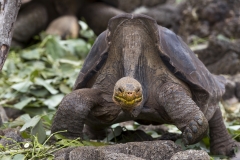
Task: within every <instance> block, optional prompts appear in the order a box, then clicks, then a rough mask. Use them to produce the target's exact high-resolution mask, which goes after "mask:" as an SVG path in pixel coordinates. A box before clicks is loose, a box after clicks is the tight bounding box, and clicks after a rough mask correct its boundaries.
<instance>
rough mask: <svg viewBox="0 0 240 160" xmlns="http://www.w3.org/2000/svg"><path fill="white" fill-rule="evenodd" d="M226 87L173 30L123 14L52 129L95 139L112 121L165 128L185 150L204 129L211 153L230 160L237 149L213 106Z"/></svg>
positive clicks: (64, 102)
mask: <svg viewBox="0 0 240 160" xmlns="http://www.w3.org/2000/svg"><path fill="white" fill-rule="evenodd" d="M224 84H225V79H224V78H223V77H221V76H216V75H213V74H211V73H210V72H209V71H208V70H207V68H206V67H205V66H204V64H203V63H202V62H201V61H200V60H199V59H198V58H197V57H196V55H195V54H194V53H193V52H192V51H191V50H190V49H189V47H188V46H187V45H186V44H185V43H184V42H183V41H182V39H181V38H180V37H178V36H177V35H176V34H174V33H173V32H172V31H170V30H168V29H166V28H164V27H161V26H159V25H157V23H156V21H155V20H154V19H152V18H150V17H148V16H145V15H140V14H139V15H137V14H136V15H134V14H122V15H119V16H116V17H113V18H112V19H111V20H110V21H109V24H108V28H107V30H106V31H104V32H103V33H102V34H100V35H99V37H98V38H97V39H96V41H95V43H94V45H93V47H92V49H91V51H90V53H89V55H88V57H87V58H86V60H85V63H84V65H83V67H82V69H81V71H80V73H79V75H78V78H77V80H76V82H75V86H74V91H73V92H72V93H70V94H68V95H66V96H65V97H64V98H63V100H62V102H61V103H60V106H59V108H58V110H57V113H56V115H55V117H54V120H53V124H52V130H51V131H52V132H57V131H62V130H67V132H66V133H62V134H63V135H65V136H67V137H69V138H76V137H83V133H86V134H87V135H88V136H90V138H94V139H100V138H103V137H104V136H105V129H106V128H107V127H109V126H110V125H112V124H114V123H119V122H123V121H129V120H134V121H137V122H139V123H141V124H164V123H167V124H174V125H176V127H177V128H179V129H180V130H181V131H182V136H183V142H184V143H185V144H186V145H188V144H194V143H196V142H198V141H199V140H201V138H202V137H203V136H204V135H206V133H207V131H208V128H209V129H210V143H211V152H212V153H213V154H221V155H228V156H231V155H233V154H234V148H235V146H236V144H235V141H234V140H232V138H231V137H230V135H229V134H228V132H227V130H226V127H225V125H224V122H223V119H222V114H221V111H220V108H219V104H218V103H219V100H220V99H221V96H222V95H223V93H224V91H225V85H224Z"/></svg>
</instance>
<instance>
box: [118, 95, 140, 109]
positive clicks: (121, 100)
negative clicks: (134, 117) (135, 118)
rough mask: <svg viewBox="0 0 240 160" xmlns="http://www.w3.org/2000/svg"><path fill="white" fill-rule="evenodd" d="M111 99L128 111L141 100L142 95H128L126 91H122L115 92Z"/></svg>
mask: <svg viewBox="0 0 240 160" xmlns="http://www.w3.org/2000/svg"><path fill="white" fill-rule="evenodd" d="M113 100H114V101H115V103H117V104H118V105H120V106H121V108H122V109H125V110H129V111H130V110H132V109H133V108H135V107H137V106H138V105H139V104H140V103H141V102H142V95H139V94H137V93H132V94H131V95H128V93H123V94H121V95H117V94H115V95H114V96H113Z"/></svg>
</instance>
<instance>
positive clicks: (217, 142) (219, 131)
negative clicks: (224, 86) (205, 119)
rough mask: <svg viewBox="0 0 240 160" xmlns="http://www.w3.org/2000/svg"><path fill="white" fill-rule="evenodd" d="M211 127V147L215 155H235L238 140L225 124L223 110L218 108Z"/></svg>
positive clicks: (210, 122) (210, 123)
mask: <svg viewBox="0 0 240 160" xmlns="http://www.w3.org/2000/svg"><path fill="white" fill-rule="evenodd" d="M209 127H210V149H211V153H213V154H215V155H226V156H229V157H232V156H234V155H235V153H234V149H235V148H236V147H237V145H236V142H235V141H234V140H233V139H232V138H231V137H230V135H229V134H228V131H227V129H226V127H225V125H224V122H223V118H222V113H221V110H220V109H219V107H218V109H217V110H216V112H215V113H214V115H213V117H212V119H210V121H209Z"/></svg>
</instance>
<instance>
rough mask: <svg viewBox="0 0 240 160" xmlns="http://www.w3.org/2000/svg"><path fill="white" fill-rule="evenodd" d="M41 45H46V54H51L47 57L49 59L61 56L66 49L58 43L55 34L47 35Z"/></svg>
mask: <svg viewBox="0 0 240 160" xmlns="http://www.w3.org/2000/svg"><path fill="white" fill-rule="evenodd" d="M42 45H44V46H46V54H47V56H51V57H48V58H49V60H50V61H53V60H56V59H58V58H61V57H63V56H64V55H65V54H66V51H65V50H64V49H63V48H62V46H61V45H60V44H59V38H57V37H56V36H52V35H49V36H47V37H46V38H45V39H44V41H43V43H42Z"/></svg>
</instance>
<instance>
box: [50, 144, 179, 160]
mask: <svg viewBox="0 0 240 160" xmlns="http://www.w3.org/2000/svg"><path fill="white" fill-rule="evenodd" d="M64 151H65V152H66V153H63V152H64ZM64 151H61V150H60V151H58V153H57V152H56V153H55V154H54V155H55V158H57V156H58V157H59V159H61V158H63V157H64V156H63V155H68V154H69V157H64V158H65V159H68V158H69V159H70V160H77V159H81V160H105V159H106V160H110V159H118V160H121V159H132V160H141V159H158V160H166V159H170V158H171V157H172V156H173V155H174V154H175V153H176V152H179V151H181V149H180V147H179V146H177V145H176V144H175V143H174V142H172V141H148V142H130V143H126V144H116V145H109V146H103V147H92V146H91V147H90V146H85V147H77V148H75V149H73V150H66V149H65V150H64ZM60 152H61V154H59V153H60Z"/></svg>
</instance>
